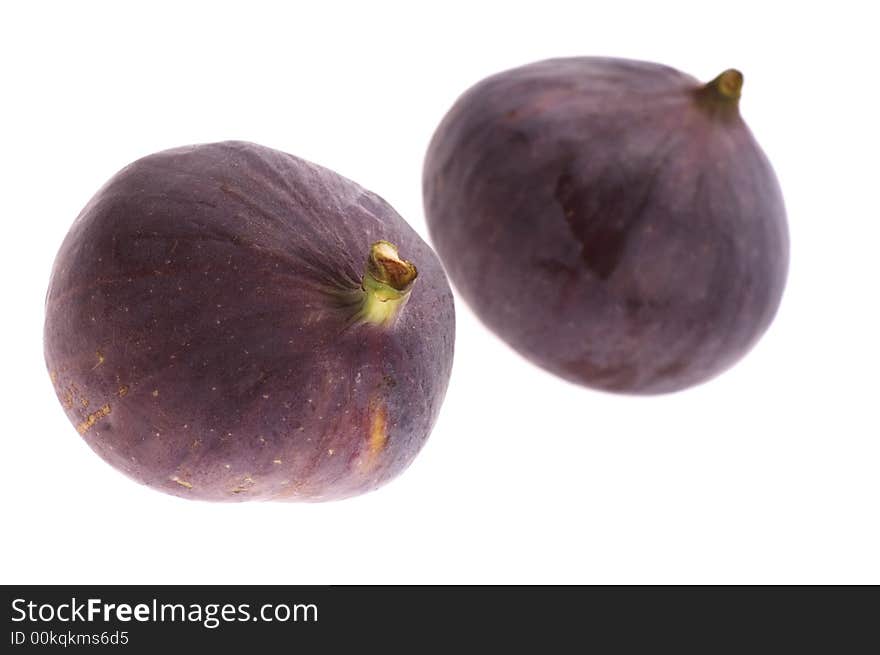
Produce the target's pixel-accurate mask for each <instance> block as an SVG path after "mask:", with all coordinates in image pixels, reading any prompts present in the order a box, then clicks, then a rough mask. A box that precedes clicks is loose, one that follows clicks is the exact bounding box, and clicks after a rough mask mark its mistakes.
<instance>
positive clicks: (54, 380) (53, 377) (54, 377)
mask: <svg viewBox="0 0 880 655" xmlns="http://www.w3.org/2000/svg"><path fill="white" fill-rule="evenodd" d="M49 379H50V380H52V384H56V383H57V382H58V374H57V373H56V372H55V371H49Z"/></svg>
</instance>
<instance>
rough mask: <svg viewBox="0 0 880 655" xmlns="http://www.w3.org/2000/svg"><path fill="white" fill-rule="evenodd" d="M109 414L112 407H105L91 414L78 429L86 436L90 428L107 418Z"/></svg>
mask: <svg viewBox="0 0 880 655" xmlns="http://www.w3.org/2000/svg"><path fill="white" fill-rule="evenodd" d="M109 413H110V405H104V406H103V407H102V408H101V409H99V410H98V411H96V412H92V413H91V414H89V415H88V417H86V420H85V421H83V422H82V423H80V424H79V425H78V426H77V428H76V429H77V430H78V431H79V433H80V434H85V433H86V432H88V430H89V428H91V427H92V426H93V425H94V424H95V423H97V422H98V421H99V420H101V419H102V418H104V417H105V416H107V414H109Z"/></svg>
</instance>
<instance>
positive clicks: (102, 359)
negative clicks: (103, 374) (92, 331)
mask: <svg viewBox="0 0 880 655" xmlns="http://www.w3.org/2000/svg"><path fill="white" fill-rule="evenodd" d="M95 357H97V358H98V363H97V364H95V365H94V366H93V367H92V370H93V371H94V370H95V369H96V368H98V367H99V366H100V365H101V364H103V363H104V355H102V354H101V351H100V350H96V351H95Z"/></svg>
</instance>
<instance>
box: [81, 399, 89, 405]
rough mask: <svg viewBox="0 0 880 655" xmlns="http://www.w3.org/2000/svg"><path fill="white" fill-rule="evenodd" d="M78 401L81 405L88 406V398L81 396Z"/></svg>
mask: <svg viewBox="0 0 880 655" xmlns="http://www.w3.org/2000/svg"><path fill="white" fill-rule="evenodd" d="M80 402H81V403H82V406H83V407H88V406H89V399H88V398H83V399H82V400H81V401H80Z"/></svg>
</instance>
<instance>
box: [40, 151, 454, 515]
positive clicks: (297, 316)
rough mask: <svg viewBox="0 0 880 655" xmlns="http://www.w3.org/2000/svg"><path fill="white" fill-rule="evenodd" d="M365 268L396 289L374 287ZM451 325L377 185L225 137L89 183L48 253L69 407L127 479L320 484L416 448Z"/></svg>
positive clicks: (347, 479)
mask: <svg viewBox="0 0 880 655" xmlns="http://www.w3.org/2000/svg"><path fill="white" fill-rule="evenodd" d="M376 242H380V243H378V244H376ZM373 244H376V245H375V246H373ZM391 244H393V246H392V245H391ZM394 246H397V248H399V253H400V257H399V258H398V257H397V256H396V251H395V250H394ZM371 247H372V249H371ZM374 255H375V256H374ZM406 259H408V260H411V261H412V262H413V263H414V264H415V265H416V266H417V267H418V275H417V279H415V280H413V279H412V278H413V277H414V276H415V274H416V270H415V268H414V267H412V266H411V265H410V264H409V263H408V262H406V261H405V260H406ZM370 271H372V273H370ZM385 273H388V275H387V276H386V278H387V279H385V280H384V281H382V280H377V279H374V278H373V277H372V275H373V274H375V275H378V276H380V277H381V276H382V275H384V274H385ZM367 276H370V278H369V279H370V280H372V282H371V284H372V287H371V289H373V290H375V288H380V287H381V288H382V289H384V290H385V291H386V292H388V294H390V295H389V298H390V299H389V298H378V299H377V298H376V297H373V296H370V298H372V304H365V299H366V298H367V295H368V292H367V291H365V288H366V287H365V278H366V277H367ZM393 285H396V287H394V286H393ZM398 289H399V290H398ZM370 293H372V291H371V292H370ZM386 301H387V302H386ZM404 304H405V306H404ZM392 310H393V311H392ZM454 330H455V328H454V309H453V300H452V295H451V291H450V289H449V285H448V283H447V281H446V277H445V275H444V273H443V269H442V267H441V265H440V263H439V261H438V260H437V258H436V256H435V254H434V253H433V251H432V250H431V249H430V247H428V246H427V245H426V244H425V243H424V242H423V241H422V240H421V239H420V238H419V236H418V235H417V234H416V233H415V232H414V231H413V230H412V229H411V228H410V227H409V225H407V223H406V222H405V221H404V220H403V219H402V218H401V217H400V216H399V215H398V214H397V213H396V212H395V211H394V210H393V209H392V208H391V207H390V206H389V205H388V204H387V203H386V202H385V201H384V200H382V199H381V198H379V197H378V196H376V195H375V194H373V193H370V192H369V191H366V190H364V189H362V188H361V187H360V186H358V185H357V184H355V183H354V182H352V181H350V180H348V179H346V178H343V177H341V176H340V175H337V174H336V173H334V172H332V171H330V170H327V169H325V168H322V167H320V166H317V165H315V164H312V163H309V162H306V161H304V160H301V159H298V158H296V157H293V156H291V155H288V154H286V153H282V152H278V151H275V150H271V149H269V148H265V147H261V146H258V145H255V144H251V143H244V142H225V143H214V144H207V145H197V146H190V147H183V148H177V149H173V150H168V151H164V152H160V153H157V154H153V155H150V156H148V157H145V158H143V159H140V160H138V161H136V162H135V163H133V164H131V165H129V166H128V167H126V168H124V169H123V170H122V171H120V172H119V173H118V174H117V175H116V176H114V177H113V178H112V179H111V180H110V181H109V182H108V183H107V184H106V185H105V186H104V187H103V188H102V189H101V190H100V191H98V193H97V194H96V195H95V196H94V197H93V198H92V200H91V201H90V202H89V203H88V205H87V206H86V207H85V209H83V211H82V212H81V214H80V215H79V217H78V218H77V219H76V221H75V222H74V224H73V226H72V228H71V230H70V232H69V234H68V235H67V237H66V239H65V240H64V243H63V245H62V246H61V249H60V252H59V253H58V256H57V259H56V261H55V265H54V269H53V272H52V277H51V282H50V285H49V292H48V296H47V302H46V322H45V334H44V345H45V358H46V364H47V367H48V369H49V372H50V376H51V378H52V381H53V383H54V385H55V389H56V392H57V395H58V397H59V400H61V402H62V405H63V406H64V408H65V411H66V412H67V415H68V417H69V419H70V421H71V423H73V425H74V426H76V427H77V429H78V431H79V432H80V434H81V435H82V437H83V438H84V439H85V441H86V442H87V443H88V444H89V446H90V447H91V448H92V449H93V450H94V451H95V452H96V453H98V454H99V455H100V456H101V457H103V458H104V459H105V460H106V461H107V462H109V463H110V464H111V465H113V466H114V467H116V468H117V469H119V470H120V471H122V472H124V473H126V474H127V475H129V476H130V477H132V478H134V479H135V480H137V481H139V482H141V483H143V484H146V485H148V486H150V487H152V488H154V489H158V490H160V491H164V492H166V493H169V494H173V495H176V496H181V497H184V498H195V499H202V500H212V501H243V500H257V499H259V500H291V501H296V500H310V501H313V500H331V499H337V498H343V497H347V496H352V495H355V494H359V493H362V492H365V491H369V490H371V489H374V488H376V487H378V486H379V485H381V484H383V483H384V482H386V481H388V480H390V479H391V478H393V477H394V476H396V475H397V474H398V473H400V472H401V471H402V470H403V469H405V468H406V467H407V465H409V463H410V462H411V461H412V459H413V458H414V457H415V455H416V454H417V453H418V452H419V450H420V448H421V447H422V445H423V444H424V443H425V440H426V439H427V438H428V435H429V433H430V432H431V428H432V426H433V424H434V421H435V419H436V417H437V414H438V412H439V410H440V405H441V403H442V401H443V397H444V394H445V392H446V387H447V383H448V381H449V375H450V370H451V366H452V356H453V341H454Z"/></svg>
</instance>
